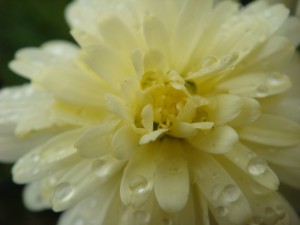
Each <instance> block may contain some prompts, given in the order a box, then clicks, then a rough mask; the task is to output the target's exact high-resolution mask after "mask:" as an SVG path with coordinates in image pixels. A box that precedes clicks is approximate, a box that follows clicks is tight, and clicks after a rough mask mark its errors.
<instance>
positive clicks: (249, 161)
mask: <svg viewBox="0 0 300 225" xmlns="http://www.w3.org/2000/svg"><path fill="white" fill-rule="evenodd" d="M224 156H225V157H226V158H227V159H229V160H230V161H231V162H233V163H234V164H235V165H236V166H238V167H239V168H240V169H241V170H243V171H244V172H246V173H247V174H248V175H250V176H251V178H252V179H253V180H255V181H257V182H258V183H260V184H261V185H263V186H265V187H267V188H270V189H272V190H277V189H278V186H279V179H278V177H277V176H276V174H275V173H274V172H273V171H272V170H271V169H270V167H269V166H268V164H267V162H266V161H265V160H264V159H262V158H259V156H257V155H256V154H255V153H254V152H253V151H251V150H250V149H248V148H247V147H246V146H244V145H242V144H241V143H238V144H236V145H235V146H234V148H233V149H232V150H230V151H229V152H226V153H225V154H224Z"/></svg>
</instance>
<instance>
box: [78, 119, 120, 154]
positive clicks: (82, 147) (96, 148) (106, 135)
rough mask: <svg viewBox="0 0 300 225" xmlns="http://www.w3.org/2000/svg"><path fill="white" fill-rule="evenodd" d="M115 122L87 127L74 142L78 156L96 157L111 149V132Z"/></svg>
mask: <svg viewBox="0 0 300 225" xmlns="http://www.w3.org/2000/svg"><path fill="white" fill-rule="evenodd" d="M115 128H116V123H105V124H103V125H100V126H96V127H93V128H89V129H88V130H87V131H85V132H84V133H82V134H81V135H80V137H79V138H78V140H76V142H75V143H74V147H75V148H76V149H77V151H78V154H79V155H80V157H83V158H96V157H100V156H103V155H105V154H106V153H108V152H109V151H110V149H111V144H112V133H113V132H114V130H115Z"/></svg>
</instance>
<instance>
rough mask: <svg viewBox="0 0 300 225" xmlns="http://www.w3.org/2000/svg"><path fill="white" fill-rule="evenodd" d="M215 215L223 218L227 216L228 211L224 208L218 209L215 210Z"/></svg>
mask: <svg viewBox="0 0 300 225" xmlns="http://www.w3.org/2000/svg"><path fill="white" fill-rule="evenodd" d="M217 213H218V215H219V216H221V217H224V216H226V215H227V214H228V209H227V208H226V207H222V206H221V207H218V208H217Z"/></svg>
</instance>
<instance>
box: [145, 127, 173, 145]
mask: <svg viewBox="0 0 300 225" xmlns="http://www.w3.org/2000/svg"><path fill="white" fill-rule="evenodd" d="M166 132H168V129H159V130H155V131H152V132H150V133H147V134H145V135H144V136H143V137H142V138H141V140H140V143H139V144H140V145H144V144H148V143H150V142H152V141H155V140H156V139H158V138H159V137H161V136H162V135H163V134H165V133H166Z"/></svg>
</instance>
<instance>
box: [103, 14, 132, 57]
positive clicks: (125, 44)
mask: <svg viewBox="0 0 300 225" xmlns="http://www.w3.org/2000/svg"><path fill="white" fill-rule="evenodd" d="M99 31H100V33H101V36H102V38H103V39H104V40H105V42H106V43H107V44H108V45H109V46H111V47H113V48H116V49H118V50H119V51H120V50H121V51H127V52H129V51H130V50H132V49H134V48H135V46H136V45H137V43H136V42H137V40H136V38H135V36H134V35H135V34H134V33H133V32H132V31H131V29H130V28H129V27H128V26H127V24H126V23H125V21H124V20H122V19H121V18H120V17H118V16H117V15H110V16H107V17H104V18H103V19H101V21H99Z"/></svg>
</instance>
